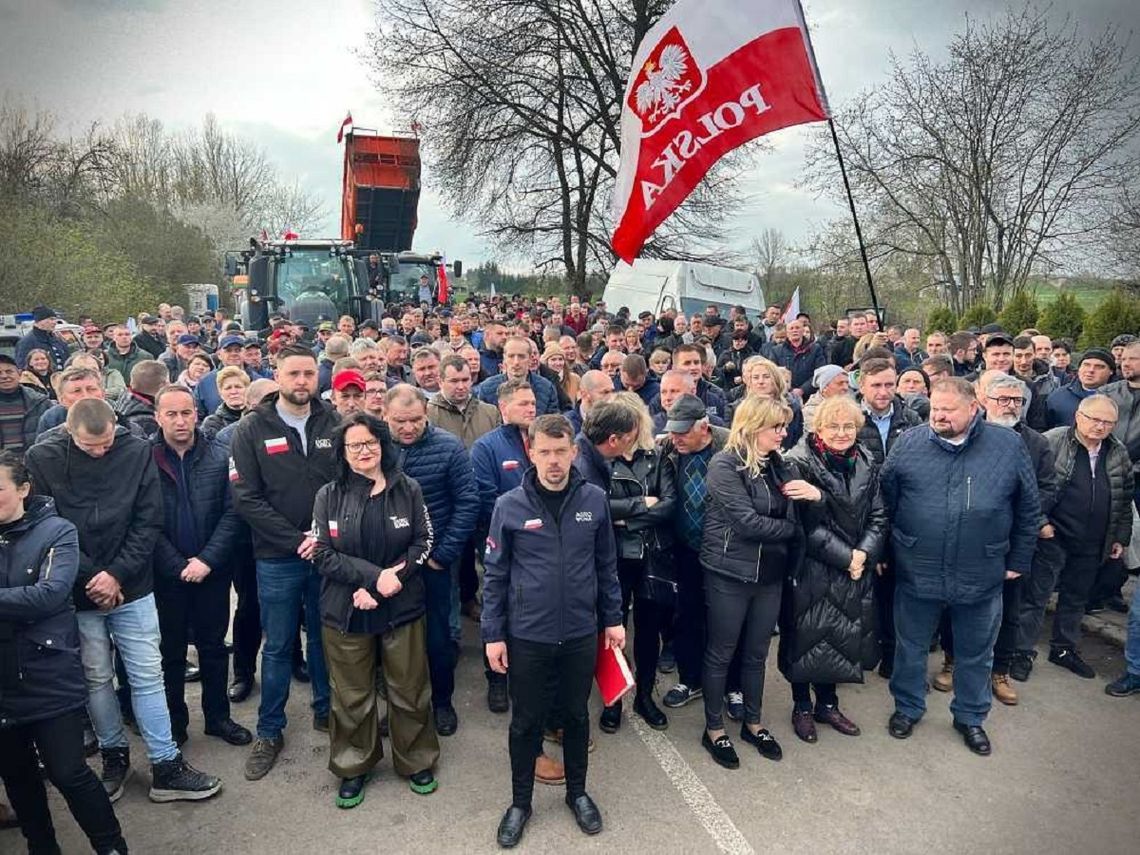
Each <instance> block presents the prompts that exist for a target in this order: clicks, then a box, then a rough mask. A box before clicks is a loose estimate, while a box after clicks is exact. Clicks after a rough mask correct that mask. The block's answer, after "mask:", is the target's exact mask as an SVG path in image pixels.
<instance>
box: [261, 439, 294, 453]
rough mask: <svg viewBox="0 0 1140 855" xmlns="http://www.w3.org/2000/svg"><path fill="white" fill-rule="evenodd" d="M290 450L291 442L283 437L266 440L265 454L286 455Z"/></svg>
mask: <svg viewBox="0 0 1140 855" xmlns="http://www.w3.org/2000/svg"><path fill="white" fill-rule="evenodd" d="M288 450H289V440H287V439H286V438H285V437H283V436H279V437H277V438H276V439H267V440H265V452H266V453H267V454H284V453H285V452H287V451H288Z"/></svg>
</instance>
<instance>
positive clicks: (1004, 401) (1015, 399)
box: [986, 395, 1025, 407]
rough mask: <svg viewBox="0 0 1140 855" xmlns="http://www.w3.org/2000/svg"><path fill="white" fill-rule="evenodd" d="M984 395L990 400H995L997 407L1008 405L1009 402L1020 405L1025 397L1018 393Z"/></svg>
mask: <svg viewBox="0 0 1140 855" xmlns="http://www.w3.org/2000/svg"><path fill="white" fill-rule="evenodd" d="M986 397H987V398H989V399H990V400H991V401H996V402H997V405H998V406H999V407H1008V406H1009V405H1010V404H1016V405H1017V406H1019V407H1020V406H1021V405H1022V404H1024V403H1025V399H1024V398H1022V397H1021V396H1020V395H1011V396H1007V395H1000V396H999V395H986Z"/></svg>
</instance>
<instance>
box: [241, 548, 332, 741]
mask: <svg viewBox="0 0 1140 855" xmlns="http://www.w3.org/2000/svg"><path fill="white" fill-rule="evenodd" d="M257 599H258V603H259V604H260V606H261V626H262V628H263V629H264V631H265V644H264V645H263V646H262V648H261V706H259V707H258V710H257V735H258V737H259V738H261V739H276V738H277V737H278V736H280V735H281V732H282V731H283V730H284V729H285V704H286V702H288V700H289V685H290V682H291V681H292V679H293V639H294V637H295V636H296V635H297V626H298V624H299V623H300V619H301V618H300V615H301V607H302V605H304V609H305V638H306V640H307V646H306V654H305V655H306V659H307V660H308V664H309V678H310V679H311V680H312V690H313V712H314V713H315V714H317V715H321V716H325V715H328V713H329V670H328V666H326V665H325V650H324V646H323V645H322V644H321V607H320V603H321V577H320V575H318V573H317V571H316V568H315V567H313V565H312V563H310V562H308V561H305V560H303V559H301V558H258V559H257Z"/></svg>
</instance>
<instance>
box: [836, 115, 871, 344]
mask: <svg viewBox="0 0 1140 855" xmlns="http://www.w3.org/2000/svg"><path fill="white" fill-rule="evenodd" d="M827 127H828V128H830V129H831V141H832V142H834V143H835V156H836V157H837V158H838V159H839V172H840V174H841V175H842V176H843V188H844V189H845V190H846V191H847V204H848V205H849V206H850V207H851V219H852V220H854V221H855V237H856V238H858V239H859V254H860V255H861V256H862V257H863V272H864V273H866V274H867V290H869V291H870V292H871V305H872V306H873V307H874V309H875V317H876V318H878V319H879V324H880V326H881V325H882V322H883V315H882V313H881V312H880V311H879V297H878V295H876V294H875V280H874V279H873V278H872V277H871V263H870V262H869V261H868V260H867V247H866V245H865V244H864V243H863V229H862V228H860V227H859V215H858V214H857V213H855V197H854V196H852V195H851V182H849V181H848V180H847V166H846V164H844V163H843V152H841V151H840V150H839V135H838V134H836V133H835V122H834V121H833V120H832V119H830V118H829V119H828V120H827Z"/></svg>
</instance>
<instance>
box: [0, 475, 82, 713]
mask: <svg viewBox="0 0 1140 855" xmlns="http://www.w3.org/2000/svg"><path fill="white" fill-rule="evenodd" d="M78 572H79V538H78V535H77V534H76V531H75V526H73V525H72V524H71V523H69V522H68V521H67V520H65V519H63V517H60V516H59V515H57V514H56V512H55V503H54V502H53V501H52V500H51V499H49V498H46V497H43V496H31V497H29V498H28V500H27V503H26V505H25V512H24V516H23V518H21V519H20V520H19V521H18V522H17V523H16V524H15V525H13V526H12V527H11V528H9V529H8V530H7V531H5V532H4V534H3V536H0V730H3V729H4V728H8V727H14V726H16V725H20V724H27V723H28V722H33V721H42V720H44V719H51V718H55V717H57V716H60V715H63V714H64V713H68V712H71V711H72V710H77V709H80V708H82V707H83V705H84V704H85V703H87V684H86V682H85V681H84V678H83V665H82V664H81V662H80V659H79V626H78V624H76V622H75V609H74V608H73V607H72V605H71V587H72V585H73V584H75V577H76V574H77V573H78Z"/></svg>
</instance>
